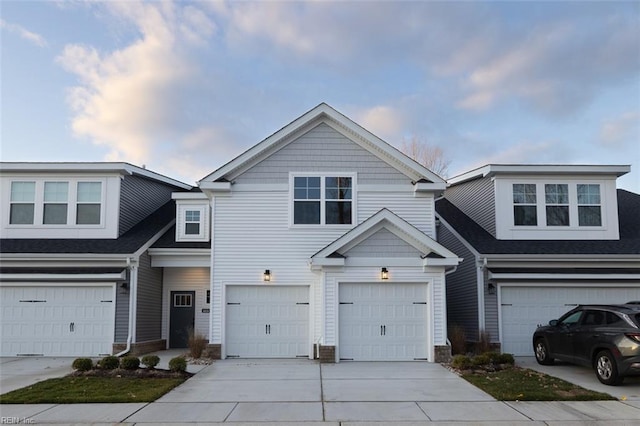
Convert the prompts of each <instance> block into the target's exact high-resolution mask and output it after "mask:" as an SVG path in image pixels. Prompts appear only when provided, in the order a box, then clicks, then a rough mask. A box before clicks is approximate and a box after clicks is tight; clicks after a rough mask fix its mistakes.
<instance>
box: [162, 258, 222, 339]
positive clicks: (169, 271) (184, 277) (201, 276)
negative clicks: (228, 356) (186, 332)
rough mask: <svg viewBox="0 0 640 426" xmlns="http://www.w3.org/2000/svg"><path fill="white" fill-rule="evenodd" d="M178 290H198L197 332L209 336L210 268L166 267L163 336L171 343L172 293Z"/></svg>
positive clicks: (163, 298)
mask: <svg viewBox="0 0 640 426" xmlns="http://www.w3.org/2000/svg"><path fill="white" fill-rule="evenodd" d="M176 290H195V292H196V313H195V314H196V319H195V329H196V332H198V333H201V334H204V335H205V336H209V314H208V313H205V312H202V310H203V309H209V308H210V305H208V304H207V303H206V300H207V299H206V298H207V290H209V268H165V269H164V281H163V289H162V293H163V297H162V338H163V339H166V340H167V344H168V343H169V307H170V302H171V300H170V299H171V298H170V294H171V292H172V291H176Z"/></svg>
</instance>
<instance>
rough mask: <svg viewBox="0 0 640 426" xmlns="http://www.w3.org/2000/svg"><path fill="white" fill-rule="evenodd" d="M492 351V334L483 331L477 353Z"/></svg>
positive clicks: (477, 345)
mask: <svg viewBox="0 0 640 426" xmlns="http://www.w3.org/2000/svg"><path fill="white" fill-rule="evenodd" d="M490 351H491V334H489V333H488V332H486V331H484V330H481V331H480V335H479V336H478V341H477V342H476V347H475V353H477V354H483V353H485V352H490Z"/></svg>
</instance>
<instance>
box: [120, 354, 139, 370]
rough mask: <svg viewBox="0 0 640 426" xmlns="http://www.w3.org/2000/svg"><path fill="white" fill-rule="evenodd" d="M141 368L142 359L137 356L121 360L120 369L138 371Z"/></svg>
mask: <svg viewBox="0 0 640 426" xmlns="http://www.w3.org/2000/svg"><path fill="white" fill-rule="evenodd" d="M138 367H140V359H138V357H137V356H125V357H124V358H121V359H120V368H124V369H125V370H137V369H138Z"/></svg>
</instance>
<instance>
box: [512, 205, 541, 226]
mask: <svg viewBox="0 0 640 426" xmlns="http://www.w3.org/2000/svg"><path fill="white" fill-rule="evenodd" d="M513 222H514V224H515V225H516V226H537V225H538V214H537V208H536V206H513Z"/></svg>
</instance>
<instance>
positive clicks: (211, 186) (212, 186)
mask: <svg viewBox="0 0 640 426" xmlns="http://www.w3.org/2000/svg"><path fill="white" fill-rule="evenodd" d="M199 186H200V189H201V190H203V191H208V192H213V193H215V192H231V182H210V181H200V183H199ZM205 196H206V194H205Z"/></svg>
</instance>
